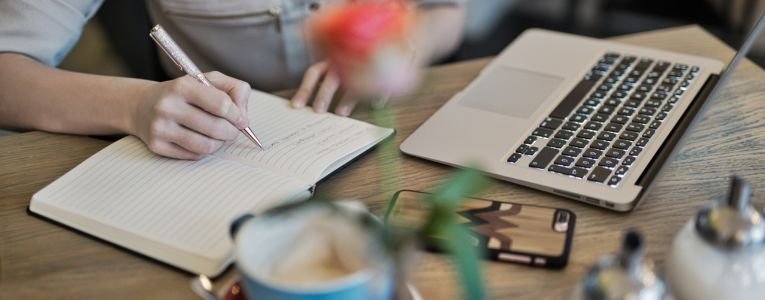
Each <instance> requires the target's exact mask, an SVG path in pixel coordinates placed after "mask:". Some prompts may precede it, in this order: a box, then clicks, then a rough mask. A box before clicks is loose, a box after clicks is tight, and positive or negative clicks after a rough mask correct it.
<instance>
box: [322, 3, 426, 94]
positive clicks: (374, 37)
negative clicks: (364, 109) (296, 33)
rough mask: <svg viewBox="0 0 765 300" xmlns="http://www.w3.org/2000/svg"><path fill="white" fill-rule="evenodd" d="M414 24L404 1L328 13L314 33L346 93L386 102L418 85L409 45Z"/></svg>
mask: <svg viewBox="0 0 765 300" xmlns="http://www.w3.org/2000/svg"><path fill="white" fill-rule="evenodd" d="M413 19H414V16H413V12H412V10H411V9H410V8H408V7H407V6H406V5H405V4H404V3H403V2H402V1H395V0H390V1H378V2H371V3H351V4H347V5H338V6H333V7H328V8H326V9H323V10H322V12H321V13H320V14H319V15H317V17H316V19H314V20H313V21H312V22H311V23H310V26H309V28H310V30H311V36H312V38H313V39H314V42H315V44H316V45H317V46H318V48H319V50H320V51H321V54H322V55H324V56H326V57H327V59H328V60H329V61H330V63H331V64H332V65H333V67H334V68H335V70H336V71H337V72H338V74H339V76H340V78H341V80H342V82H343V84H344V85H345V86H346V88H348V89H349V90H351V91H352V92H353V93H356V94H358V95H360V96H362V97H381V96H382V97H384V96H388V95H400V94H404V93H406V92H408V91H410V90H412V89H413V88H414V87H415V86H416V85H417V77H418V76H417V70H418V63H417V62H416V61H415V52H414V48H413V47H412V45H411V43H410V41H409V38H410V35H411V31H412V28H413V25H412V24H413Z"/></svg>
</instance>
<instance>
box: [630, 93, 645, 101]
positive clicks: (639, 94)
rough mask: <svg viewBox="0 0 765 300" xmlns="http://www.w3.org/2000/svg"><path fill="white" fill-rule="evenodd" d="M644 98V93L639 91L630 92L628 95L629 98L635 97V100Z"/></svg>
mask: <svg viewBox="0 0 765 300" xmlns="http://www.w3.org/2000/svg"><path fill="white" fill-rule="evenodd" d="M645 98H646V97H645V93H643V92H640V91H638V92H637V93H634V94H632V96H630V99H635V100H640V101H643V100H645Z"/></svg>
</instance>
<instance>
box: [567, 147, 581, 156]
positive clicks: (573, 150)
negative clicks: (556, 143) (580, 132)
mask: <svg viewBox="0 0 765 300" xmlns="http://www.w3.org/2000/svg"><path fill="white" fill-rule="evenodd" d="M579 153H582V149H579V148H575V147H571V146H569V147H566V149H563V155H568V156H574V157H576V156H578V155H579Z"/></svg>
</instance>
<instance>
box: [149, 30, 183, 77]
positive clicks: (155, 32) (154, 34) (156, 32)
mask: <svg viewBox="0 0 765 300" xmlns="http://www.w3.org/2000/svg"><path fill="white" fill-rule="evenodd" d="M160 30H162V27H161V26H159V25H156V26H154V28H152V29H151V32H149V36H150V37H151V39H152V40H154V42H155V43H156V44H157V46H159V49H162V51H164V52H165V54H167V57H168V58H170V61H172V62H173V63H174V64H175V66H177V67H178V69H180V70H181V71H184V70H183V65H181V63H180V62H179V61H178V60H176V59H175V55H173V53H172V52H171V51H170V49H167V47H165V43H163V42H162V41H161V40H160V38H159V36H158V35H159V31H160Z"/></svg>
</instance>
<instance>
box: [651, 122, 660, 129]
mask: <svg viewBox="0 0 765 300" xmlns="http://www.w3.org/2000/svg"><path fill="white" fill-rule="evenodd" d="M659 126H661V121H653V122H652V123H651V125H650V126H648V128H651V129H656V128H659Z"/></svg>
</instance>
